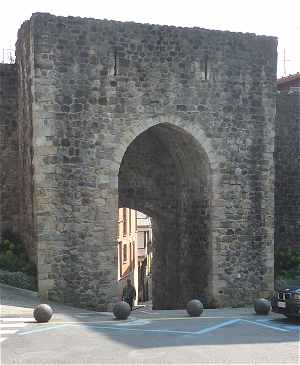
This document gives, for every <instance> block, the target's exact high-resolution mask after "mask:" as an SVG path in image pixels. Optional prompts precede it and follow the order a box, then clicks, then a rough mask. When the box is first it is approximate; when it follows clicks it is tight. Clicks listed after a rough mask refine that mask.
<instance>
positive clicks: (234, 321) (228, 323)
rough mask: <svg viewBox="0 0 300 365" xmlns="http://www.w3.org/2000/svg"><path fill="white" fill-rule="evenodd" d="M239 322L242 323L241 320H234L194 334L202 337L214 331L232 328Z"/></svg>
mask: <svg viewBox="0 0 300 365" xmlns="http://www.w3.org/2000/svg"><path fill="white" fill-rule="evenodd" d="M237 322H240V319H232V320H231V321H226V322H222V323H220V324H217V325H216V326H212V327H208V328H205V329H203V330H201V331H198V332H194V333H193V334H194V335H202V334H204V333H208V332H212V331H215V330H217V329H219V328H222V327H226V326H230V325H231V324H234V323H237Z"/></svg>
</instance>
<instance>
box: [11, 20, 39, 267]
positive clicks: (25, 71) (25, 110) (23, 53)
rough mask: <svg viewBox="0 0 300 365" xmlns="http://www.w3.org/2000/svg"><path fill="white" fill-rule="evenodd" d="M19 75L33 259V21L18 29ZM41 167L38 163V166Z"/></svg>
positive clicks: (23, 177)
mask: <svg viewBox="0 0 300 365" xmlns="http://www.w3.org/2000/svg"><path fill="white" fill-rule="evenodd" d="M16 64H17V77H18V95H17V102H18V113H17V120H18V145H19V179H18V185H19V191H20V196H19V235H20V237H21V239H22V241H23V242H24V244H25V245H26V248H27V252H28V254H29V257H30V258H31V260H32V261H34V262H36V261H37V247H36V243H37V241H36V238H35V230H34V211H33V193H34V186H33V173H34V166H33V127H32V119H33V93H34V82H33V80H34V74H33V52H32V39H31V33H30V22H28V21H27V22H25V23H24V24H23V26H22V28H21V29H20V30H19V32H18V41H17V44H16ZM35 168H36V169H37V170H38V166H36V167H35Z"/></svg>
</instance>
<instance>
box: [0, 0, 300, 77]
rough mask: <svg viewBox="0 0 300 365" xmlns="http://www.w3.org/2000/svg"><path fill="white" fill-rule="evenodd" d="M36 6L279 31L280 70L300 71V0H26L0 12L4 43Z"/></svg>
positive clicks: (13, 37)
mask: <svg viewBox="0 0 300 365" xmlns="http://www.w3.org/2000/svg"><path fill="white" fill-rule="evenodd" d="M33 12H48V13H52V14H55V15H63V16H68V15H73V16H81V17H92V18H97V19H104V18H106V19H114V20H121V21H136V22H140V23H154V24H166V25H177V26H187V27H193V26H196V27H201V28H207V29H219V30H230V31H237V32H251V33H256V34H265V35H273V36H277V37H278V40H279V45H278V76H279V77H280V76H283V75H284V49H285V54H286V62H285V66H286V74H293V73H296V72H300V18H299V14H300V0H284V1H283V0H249V1H248V0H184V1H183V0H181V1H178V0H123V1H122V0H113V1H109V0H105V1H104V0H85V1H76V0H72V1H66V0H60V1H59V0H26V1H11V2H6V3H5V6H2V7H1V13H0V49H3V48H14V44H15V42H16V37H17V31H18V29H19V27H20V26H21V24H22V22H23V21H24V20H26V19H29V18H30V15H31V14H32V13H33Z"/></svg>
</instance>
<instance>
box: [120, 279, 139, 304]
mask: <svg viewBox="0 0 300 365" xmlns="http://www.w3.org/2000/svg"><path fill="white" fill-rule="evenodd" d="M135 297H136V291H135V288H134V286H133V285H132V284H131V280H130V279H127V285H126V286H125V287H124V288H123V294H122V300H124V302H126V303H128V304H129V305H130V308H131V310H132V308H133V302H134V300H135Z"/></svg>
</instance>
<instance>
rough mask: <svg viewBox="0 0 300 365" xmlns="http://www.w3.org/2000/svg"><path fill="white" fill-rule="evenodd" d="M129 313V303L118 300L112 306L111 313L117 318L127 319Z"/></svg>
mask: <svg viewBox="0 0 300 365" xmlns="http://www.w3.org/2000/svg"><path fill="white" fill-rule="evenodd" d="M130 313H131V309H130V305H129V304H128V303H126V302H118V303H116V304H115V305H114V307H113V314H114V316H115V317H116V318H117V319H127V318H128V317H129V315H130Z"/></svg>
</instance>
